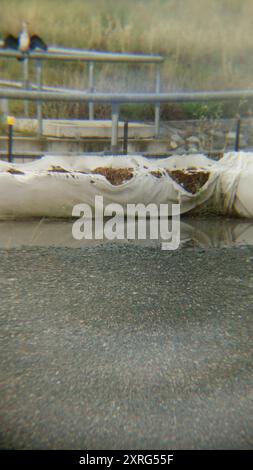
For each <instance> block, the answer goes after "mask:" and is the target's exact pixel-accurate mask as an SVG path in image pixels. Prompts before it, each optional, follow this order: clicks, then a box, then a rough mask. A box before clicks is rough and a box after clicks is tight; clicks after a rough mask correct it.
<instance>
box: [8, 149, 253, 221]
mask: <svg viewBox="0 0 253 470" xmlns="http://www.w3.org/2000/svg"><path fill="white" fill-rule="evenodd" d="M57 167H58V168H60V170H59V171H57ZM98 167H110V168H118V169H119V168H131V169H133V170H132V171H133V177H132V178H131V179H129V180H127V181H124V182H123V183H122V184H120V185H117V186H115V185H112V184H111V183H110V182H109V181H108V180H107V179H106V178H105V176H103V175H101V174H94V173H92V171H93V170H95V169H96V168H98ZM190 168H194V169H195V170H196V169H197V170H199V171H206V172H209V178H208V180H207V182H206V183H205V184H204V185H203V186H202V187H201V189H200V190H199V191H197V192H196V193H195V194H192V193H191V192H189V191H186V190H185V189H184V187H183V186H182V185H181V184H178V183H177V182H176V181H175V180H174V179H173V178H171V177H170V176H169V175H168V174H167V173H166V171H165V170H169V171H173V170H186V169H190ZM63 170H65V172H64V171H63ZM151 171H153V172H156V171H159V172H160V173H162V176H161V177H159V178H158V177H156V176H154V175H153V174H152V173H151ZM95 196H103V198H104V206H105V205H107V204H109V203H112V202H114V203H118V204H121V205H122V206H123V207H124V209H126V205H127V204H130V203H133V204H137V203H143V204H145V205H148V204H149V203H155V204H157V205H159V204H162V203H163V204H165V203H166V204H168V206H169V213H170V214H171V206H172V204H175V203H180V204H181V213H185V212H189V211H191V210H193V209H195V210H196V208H198V207H201V208H203V207H205V206H206V207H209V206H212V208H214V210H215V212H217V213H218V214H219V213H222V214H229V215H230V214H236V215H239V216H242V217H250V218H251V217H253V204H252V203H253V154H251V153H247V152H239V153H236V152H232V153H228V154H226V155H225V156H224V157H223V158H222V159H221V160H220V161H218V162H217V161H214V160H212V159H209V158H207V157H205V156H204V155H182V156H175V157H168V158H165V159H164V158H163V159H147V158H145V157H141V156H129V157H128V156H101V157H100V156H99V157H96V156H81V157H54V156H46V157H43V158H41V159H39V160H35V161H33V162H31V163H23V164H16V163H15V164H14V163H12V164H11V163H8V162H3V161H0V218H1V219H7V218H25V217H71V215H72V210H73V206H74V205H76V204H79V203H86V204H89V205H90V206H91V207H94V202H95Z"/></svg>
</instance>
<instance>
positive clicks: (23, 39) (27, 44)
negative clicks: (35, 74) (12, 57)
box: [3, 21, 47, 60]
mask: <svg viewBox="0 0 253 470" xmlns="http://www.w3.org/2000/svg"><path fill="white" fill-rule="evenodd" d="M3 47H4V48H5V49H15V50H18V51H20V52H22V53H23V54H27V53H28V52H29V51H33V50H34V49H42V50H43V51H46V50H47V45H46V43H45V42H44V41H43V39H41V38H40V37H39V36H37V35H36V34H33V35H32V36H30V35H29V33H28V25H27V23H26V22H25V21H24V22H23V23H22V29H21V31H20V33H19V36H18V37H15V36H13V35H12V34H8V36H6V37H5V38H4V45H3ZM19 60H22V59H19Z"/></svg>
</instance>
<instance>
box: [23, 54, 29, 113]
mask: <svg viewBox="0 0 253 470" xmlns="http://www.w3.org/2000/svg"><path fill="white" fill-rule="evenodd" d="M23 88H24V89H25V90H28V88H29V61H28V57H25V58H24V59H23ZM24 114H25V116H26V117H28V116H29V106H28V101H24Z"/></svg>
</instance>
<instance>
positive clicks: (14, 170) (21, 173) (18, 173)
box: [7, 168, 25, 175]
mask: <svg viewBox="0 0 253 470" xmlns="http://www.w3.org/2000/svg"><path fill="white" fill-rule="evenodd" d="M7 173H10V174H11V175H24V174H25V173H24V172H23V171H20V170H17V168H8V170H7Z"/></svg>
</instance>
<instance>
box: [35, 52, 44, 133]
mask: <svg viewBox="0 0 253 470" xmlns="http://www.w3.org/2000/svg"><path fill="white" fill-rule="evenodd" d="M36 82H37V85H38V90H39V91H40V90H42V61H41V60H40V59H37V60H36ZM37 123H38V136H39V137H41V136H42V133H43V121H42V102H41V101H37Z"/></svg>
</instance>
